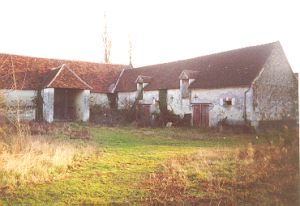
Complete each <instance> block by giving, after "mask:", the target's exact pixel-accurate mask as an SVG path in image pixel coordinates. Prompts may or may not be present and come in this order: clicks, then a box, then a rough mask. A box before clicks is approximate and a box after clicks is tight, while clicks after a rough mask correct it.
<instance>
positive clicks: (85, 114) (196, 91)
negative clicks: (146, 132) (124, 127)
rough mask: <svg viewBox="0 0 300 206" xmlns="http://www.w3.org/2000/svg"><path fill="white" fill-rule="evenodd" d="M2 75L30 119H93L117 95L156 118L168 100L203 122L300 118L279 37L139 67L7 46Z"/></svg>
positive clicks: (6, 92)
mask: <svg viewBox="0 0 300 206" xmlns="http://www.w3.org/2000/svg"><path fill="white" fill-rule="evenodd" d="M0 78H1V82H0V89H1V91H2V92H1V93H3V96H4V97H5V99H6V104H7V105H8V106H10V107H15V106H16V102H19V103H20V105H21V107H22V111H23V112H22V113H21V117H22V119H27V120H34V119H38V118H39V117H41V118H42V119H44V120H45V121H47V122H52V121H55V120H60V119H64V120H79V121H88V120H89V116H90V107H91V106H94V105H99V106H101V107H106V108H109V107H110V100H109V99H110V98H109V96H112V95H113V97H115V101H116V104H117V108H118V109H119V110H122V109H130V108H132V107H136V106H137V105H138V106H139V107H141V108H143V110H144V111H146V113H148V114H149V118H151V114H153V113H159V112H160V108H159V107H157V103H158V102H159V103H164V107H165V108H166V109H167V110H168V111H169V112H172V113H174V114H175V115H178V116H179V117H180V118H185V119H189V120H190V124H191V125H193V126H196V127H214V126H217V125H218V123H220V122H222V121H224V120H226V122H227V123H228V124H232V125H241V124H245V123H247V124H250V125H252V126H254V127H257V126H258V125H260V124H264V123H266V122H274V121H282V120H288V121H290V120H293V121H294V120H296V119H297V118H298V96H297V95H298V92H297V91H298V81H297V79H296V77H295V75H294V73H293V71H292V69H291V67H290V65H289V63H288V60H287V58H286V56H285V54H284V51H283V49H282V46H281V44H280V43H279V42H273V43H269V44H263V45H258V46H251V47H246V48H240V49H235V50H231V51H226V52H220V53H216V54H211V55H206V56H201V57H196V58H191V59H186V60H180V61H175V62H168V63H163V64H156V65H149V66H143V67H139V68H132V67H130V66H128V65H115V64H99V63H91V62H80V61H69V60H56V59H44V58H35V57H25V56H17V55H8V54H1V55H0ZM17 100H21V101H17ZM12 115H13V114H12Z"/></svg>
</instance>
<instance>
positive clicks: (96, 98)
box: [90, 93, 109, 108]
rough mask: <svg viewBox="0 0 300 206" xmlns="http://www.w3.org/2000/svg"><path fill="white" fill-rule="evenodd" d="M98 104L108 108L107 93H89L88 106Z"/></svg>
mask: <svg viewBox="0 0 300 206" xmlns="http://www.w3.org/2000/svg"><path fill="white" fill-rule="evenodd" d="M95 105H100V106H102V107H104V108H109V100H108V97H107V94H104V93H91V94H90V106H95Z"/></svg>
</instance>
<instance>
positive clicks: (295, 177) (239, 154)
mask: <svg viewBox="0 0 300 206" xmlns="http://www.w3.org/2000/svg"><path fill="white" fill-rule="evenodd" d="M289 135H291V134H289ZM280 138H281V140H280V141H279V143H278V144H263V145H253V144H251V143H249V144H248V145H247V146H246V147H245V148H239V149H210V150H208V149H200V150H199V152H197V153H194V154H193V155H189V156H179V157H173V158H171V159H169V160H168V161H167V162H166V163H165V164H164V165H163V166H161V168H160V169H159V170H157V171H156V172H154V173H153V174H151V175H150V176H149V178H148V179H147V180H145V181H143V182H142V184H141V188H142V189H143V190H144V191H145V196H144V201H145V202H148V203H151V204H157V203H159V204H161V203H163V204H165V203H167V204H168V203H170V202H173V203H182V202H184V203H191V202H192V203H195V202H196V203H208V204H222V205H240V204H242V205H244V204H251V205H257V204H263V205H272V204H275V205H298V204H299V147H298V145H299V144H298V138H297V135H295V134H294V136H287V134H281V137H280Z"/></svg>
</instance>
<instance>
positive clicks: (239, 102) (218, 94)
mask: <svg viewBox="0 0 300 206" xmlns="http://www.w3.org/2000/svg"><path fill="white" fill-rule="evenodd" d="M248 89H249V88H247V87H238V88H222V89H192V90H191V103H192V104H193V103H209V104H210V110H209V126H210V127H213V126H216V125H217V124H218V122H219V121H221V120H222V119H224V118H225V117H227V123H229V124H243V123H244V106H245V104H244V102H245V101H244V97H245V92H246V91H247V90H248ZM249 91H250V90H249ZM226 97H229V98H232V105H224V104H223V105H222V101H221V99H224V98H226ZM251 104H252V95H251V91H250V93H247V94H246V105H247V107H246V108H247V110H246V113H247V116H249V117H250V116H251V115H252V108H251V107H250V106H249V107H248V105H251Z"/></svg>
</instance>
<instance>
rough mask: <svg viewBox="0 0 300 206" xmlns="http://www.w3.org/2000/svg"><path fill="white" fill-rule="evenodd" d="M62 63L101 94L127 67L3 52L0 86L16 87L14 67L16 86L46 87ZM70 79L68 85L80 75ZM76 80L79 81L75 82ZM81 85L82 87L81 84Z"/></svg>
mask: <svg viewBox="0 0 300 206" xmlns="http://www.w3.org/2000/svg"><path fill="white" fill-rule="evenodd" d="M63 64H65V65H66V66H67V68H69V69H70V70H72V71H74V72H75V74H77V75H78V76H79V77H80V78H81V79H82V80H83V81H84V82H86V83H87V84H88V85H90V86H91V87H92V88H93V89H92V92H102V93H107V92H109V87H110V86H111V85H112V84H114V83H115V82H116V80H117V79H118V77H119V75H120V73H121V71H122V69H124V68H126V67H127V66H126V65H119V64H99V63H92V62H83V61H70V60H58V59H46V58H35V57H26V56H19V55H10V54H0V89H11V88H14V87H13V70H14V71H15V77H16V82H17V89H24V90H31V89H32V90H36V89H40V88H43V87H44V86H45V84H46V82H49V81H51V79H52V78H53V77H54V76H55V74H56V72H57V71H55V70H54V71H53V70H52V69H53V68H57V67H59V66H61V65H63ZM71 76H72V75H71ZM69 78H70V79H66V81H68V82H65V83H66V84H68V85H66V86H70V85H72V84H74V85H76V84H78V78H77V79H76V78H75V79H72V78H73V77H69ZM71 79H72V80H71ZM73 80H74V81H75V80H76V81H75V82H76V83H75V82H73ZM69 81H71V82H69ZM60 86H62V85H60ZM78 86H79V87H82V85H78Z"/></svg>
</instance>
